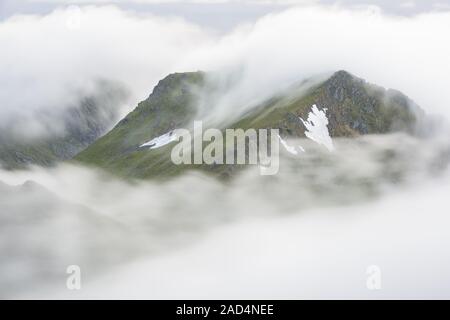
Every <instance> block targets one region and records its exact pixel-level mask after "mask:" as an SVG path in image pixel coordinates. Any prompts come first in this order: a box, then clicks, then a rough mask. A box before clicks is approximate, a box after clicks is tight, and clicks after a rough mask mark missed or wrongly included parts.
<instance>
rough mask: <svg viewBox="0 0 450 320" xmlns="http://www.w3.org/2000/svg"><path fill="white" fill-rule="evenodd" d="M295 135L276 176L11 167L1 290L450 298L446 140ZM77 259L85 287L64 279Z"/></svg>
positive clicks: (24, 293)
mask: <svg viewBox="0 0 450 320" xmlns="http://www.w3.org/2000/svg"><path fill="white" fill-rule="evenodd" d="M296 142H300V143H299V144H301V145H302V146H304V147H305V150H306V152H305V153H302V156H301V157H300V158H292V157H289V156H287V157H285V158H284V157H283V158H282V159H281V161H282V162H281V163H282V166H280V172H279V174H277V175H276V176H271V177H270V179H267V177H263V176H260V175H259V174H257V172H256V171H257V167H255V168H253V169H249V171H246V172H244V173H243V174H242V175H241V176H239V177H237V179H236V180H233V181H229V182H228V183H226V184H223V183H221V182H220V181H217V180H213V179H212V178H210V177H207V176H204V175H199V174H187V175H184V176H182V177H180V178H178V179H174V180H171V181H167V182H164V183H163V182H161V181H139V182H133V183H130V182H128V181H123V180H120V179H117V178H113V177H110V176H108V175H105V174H104V173H99V172H98V171H95V170H92V169H89V168H85V167H77V166H73V165H69V164H65V165H62V166H59V167H56V168H52V169H43V168H33V169H32V170H30V171H23V172H11V171H3V170H0V243H1V244H2V246H0V255H1V256H2V257H4V259H1V261H0V297H4V298H13V297H16V298H17V297H18V298H31V297H32V298H45V297H58V298H63V297H66V298H93V297H102V298H130V297H139V298H172V299H173V298H180V299H189V298H191V299H192V298H205V294H210V295H211V297H214V298H220V299H224V298H239V299H249V298H253V299H254V298H261V299H274V298H289V299H291V298H347V297H350V298H363V297H364V298H371V297H374V296H375V297H383V298H391V297H396V298H405V297H416V298H418V297H421V298H431V297H441V298H445V297H447V298H448V297H449V295H450V288H448V287H446V286H445V285H444V286H443V285H442V284H446V283H448V281H447V279H449V277H450V273H449V270H450V269H449V268H448V267H447V266H448V261H449V259H448V258H449V253H448V250H447V248H448V245H449V244H450V236H449V233H448V223H449V222H450V221H449V216H448V210H447V208H448V202H449V200H448V192H449V189H450V188H449V186H450V184H449V182H450V180H449V179H450V177H449V175H448V174H449V172H448V170H446V169H445V167H446V165H447V164H448V160H449V159H448V146H449V143H448V140H447V141H440V142H438V141H427V143H424V140H422V139H416V138H413V137H410V136H407V135H401V134H396V135H381V136H365V137H361V138H358V139H348V140H345V139H336V141H335V142H336V145H335V147H336V151H335V152H333V153H330V152H328V151H326V150H324V149H323V148H322V147H321V146H318V145H317V144H316V143H314V142H312V141H308V140H307V139H302V140H301V141H296ZM296 144H297V143H296ZM417 150H420V152H418V151H417ZM446 153H447V156H445V154H446ZM386 155H388V156H386ZM252 170H254V172H253V171H252ZM436 176H438V177H439V178H436ZM30 180H31V181H32V182H30ZM27 181H28V182H27ZM2 182H4V183H6V184H8V185H5V184H3V183H2ZM23 183H25V184H24V185H22V184H23ZM13 186H15V187H13ZM424 261H425V262H426V263H424ZM130 263H132V264H130ZM443 263H444V265H443ZM73 264H76V265H79V266H80V267H81V270H82V278H83V280H82V283H83V284H82V286H83V290H81V291H79V292H69V291H68V290H67V289H66V288H65V287H64V286H63V285H62V284H64V280H65V279H66V277H67V275H66V274H65V270H66V268H67V266H68V265H73ZM373 264H375V265H378V266H380V268H381V271H382V284H383V290H381V291H379V292H373V291H369V290H367V289H366V286H365V283H366V268H367V267H368V266H369V265H373ZM180 265H182V266H183V268H180ZM443 266H444V267H443ZM408 270H409V271H408ZM408 272H411V273H413V272H414V274H413V276H414V277H413V278H411V277H410V276H411V273H408ZM261 279H264V281H261ZM324 279H326V280H327V281H326V280H324ZM412 280H414V281H417V282H414V285H413V286H412V287H408V281H412ZM409 283H410V282H409ZM218 284H220V285H218ZM410 284H411V283H410ZM46 286H48V287H46ZM174 287H176V288H177V290H173V288H174ZM31 288H33V290H31ZM47 289H48V291H47Z"/></svg>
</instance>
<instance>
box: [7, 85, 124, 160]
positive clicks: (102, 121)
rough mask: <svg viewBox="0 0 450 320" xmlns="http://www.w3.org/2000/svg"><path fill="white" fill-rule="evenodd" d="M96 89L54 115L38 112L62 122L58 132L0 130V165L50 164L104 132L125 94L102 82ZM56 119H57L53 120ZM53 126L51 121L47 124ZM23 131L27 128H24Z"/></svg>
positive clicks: (68, 156)
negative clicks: (31, 133) (34, 134)
mask: <svg viewBox="0 0 450 320" xmlns="http://www.w3.org/2000/svg"><path fill="white" fill-rule="evenodd" d="M98 89H99V91H98V92H97V93H95V94H93V95H90V96H88V97H85V98H82V99H81V100H80V102H79V103H78V105H75V106H72V107H70V108H68V109H66V110H64V111H61V114H58V115H57V116H47V115H45V114H40V115H39V116H41V117H42V118H48V119H54V120H52V121H55V122H56V121H58V125H61V124H62V127H63V129H62V130H61V132H55V133H50V134H45V135H42V136H37V137H29V136H28V137H24V136H22V135H21V134H17V131H16V130H14V129H12V128H1V129H0V166H1V167H3V168H5V169H22V168H25V167H27V166H29V165H39V166H51V165H54V164H55V163H57V162H59V161H62V160H67V159H71V158H72V157H73V156H74V155H76V154H77V153H79V152H80V151H81V150H83V149H84V148H86V147H87V146H88V145H89V144H91V143H92V142H94V141H95V140H96V139H97V138H98V137H100V136H101V135H103V134H104V133H106V132H107V131H108V130H109V129H110V128H111V127H112V126H113V125H114V122H115V121H116V120H117V117H118V111H119V110H118V106H119V105H120V104H121V103H123V102H124V100H125V97H126V95H127V93H126V92H125V90H124V89H123V88H122V87H120V86H117V85H111V84H107V83H102V84H101V86H100V87H99V88H98ZM56 119H58V120H56ZM46 125H47V126H48V127H54V123H51V122H50V123H46ZM23 129H24V131H26V129H27V128H23Z"/></svg>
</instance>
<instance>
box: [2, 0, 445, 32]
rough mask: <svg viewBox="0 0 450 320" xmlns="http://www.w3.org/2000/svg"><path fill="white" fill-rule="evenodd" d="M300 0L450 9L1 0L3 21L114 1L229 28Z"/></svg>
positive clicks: (283, 1) (249, 0)
mask: <svg viewBox="0 0 450 320" xmlns="http://www.w3.org/2000/svg"><path fill="white" fill-rule="evenodd" d="M299 3H300V4H302V3H304V4H308V3H321V4H328V5H331V4H335V3H338V4H339V5H341V6H344V7H358V6H367V5H375V6H378V7H380V8H381V9H382V10H383V11H384V12H386V13H389V14H395V15H412V14H417V13H422V12H429V11H438V10H450V0H399V1H392V0H339V1H336V0H262V1H260V0H187V1H177V0H112V1H111V0H0V20H5V19H7V18H9V17H11V16H13V15H15V14H44V13H49V12H51V11H53V10H54V9H55V8H56V7H58V6H67V5H74V4H75V5H77V4H78V5H87V4H115V5H117V6H120V7H121V8H123V9H127V10H133V11H138V12H150V13H154V14H157V15H168V16H180V17H183V18H184V19H186V20H188V21H190V22H194V23H196V24H199V25H201V26H203V27H209V28H212V29H216V30H219V31H228V30H230V29H232V28H234V27H235V26H237V25H239V24H240V23H243V22H252V21H255V20H257V19H258V18H259V17H261V16H264V15H266V14H268V13H273V12H279V11H281V10H283V9H286V7H289V6H292V5H297V4H299Z"/></svg>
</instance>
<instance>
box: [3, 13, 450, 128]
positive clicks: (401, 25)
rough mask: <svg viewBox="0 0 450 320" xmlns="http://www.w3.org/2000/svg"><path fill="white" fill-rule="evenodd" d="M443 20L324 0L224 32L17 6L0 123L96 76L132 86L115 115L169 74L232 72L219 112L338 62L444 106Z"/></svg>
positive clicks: (429, 104) (76, 92) (55, 101)
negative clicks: (32, 11) (22, 11)
mask: <svg viewBox="0 0 450 320" xmlns="http://www.w3.org/2000/svg"><path fill="white" fill-rule="evenodd" d="M449 24H450V13H448V12H430V13H426V14H420V15H416V16H412V17H396V16H387V15H384V14H383V13H382V12H381V11H380V10H378V9H377V8H376V7H368V8H366V9H358V10H348V9H342V8H339V7H324V6H308V7H304V6H302V7H294V8H290V9H286V10H285V11H283V12H281V13H274V14H269V15H266V16H264V17H263V18H261V19H259V20H258V21H257V22H256V23H249V24H244V25H241V26H239V27H237V28H236V29H235V30H233V31H231V32H229V33H227V34H225V35H219V34H216V33H214V31H213V30H207V29H205V28H204V27H203V28H201V27H199V26H196V25H194V24H192V23H188V22H186V21H184V20H183V19H180V18H176V17H170V18H168V17H164V18H162V17H158V16H154V15H148V14H138V13H133V12H130V11H124V10H121V9H118V8H117V7H114V6H100V7H98V6H82V7H73V6H72V7H68V8H62V9H58V10H55V11H54V12H52V13H51V14H48V15H45V16H37V15H21V16H14V17H12V18H10V19H8V20H6V21H4V22H2V23H1V24H0V45H1V47H2V50H1V52H0V69H1V70H2V72H1V73H0V83H1V86H2V90H1V92H0V105H1V108H0V115H1V118H0V119H1V120H0V124H1V123H7V122H11V119H14V118H15V117H17V116H18V115H24V114H25V115H26V114H30V113H36V112H41V111H42V110H54V109H58V108H65V107H66V106H68V105H73V104H74V102H76V101H78V99H79V97H80V95H89V94H92V92H94V91H95V83H96V82H97V81H98V80H99V79H101V80H103V81H114V82H115V83H121V84H122V85H123V86H124V87H125V88H128V89H129V90H130V92H131V95H130V98H129V99H128V100H127V101H126V102H125V103H124V106H122V107H123V108H122V109H121V111H122V115H123V114H125V113H126V112H128V111H130V110H131V109H132V108H134V106H135V105H136V104H137V102H138V101H140V100H142V99H145V98H146V97H147V96H148V94H149V93H150V92H151V90H152V88H153V86H154V85H155V84H156V83H157V81H158V80H159V79H161V78H163V77H164V76H165V75H167V74H168V73H170V72H176V71H191V70H194V71H195V70H207V71H208V70H210V71H219V72H223V73H225V74H229V73H233V74H238V75H239V77H238V79H236V81H235V83H234V86H233V92H231V93H230V92H228V93H227V94H226V95H225V96H226V100H223V101H221V100H220V99H219V101H217V104H218V105H219V106H220V108H221V109H223V110H224V115H223V116H224V117H226V116H227V115H233V114H236V112H237V111H239V108H241V107H242V106H248V105H249V104H250V105H251V104H252V103H255V102H257V101H260V100H262V99H264V98H266V97H268V96H270V95H272V94H273V93H274V92H276V91H277V90H279V89H280V88H283V87H285V86H286V85H288V84H290V83H292V82H295V81H298V80H301V79H304V78H308V77H310V76H313V75H317V74H324V73H325V74H326V73H330V72H333V71H336V70H339V69H346V70H348V71H350V72H352V73H354V74H355V75H358V76H361V77H363V78H365V79H367V80H369V81H371V82H374V83H377V84H380V85H383V86H386V87H390V88H395V89H399V90H401V91H403V92H404V93H406V94H407V95H409V96H410V97H411V98H413V99H414V100H416V102H418V103H419V104H420V105H421V106H422V107H424V108H425V109H426V110H427V111H430V112H435V113H442V114H444V115H446V116H448V115H449V112H448V108H447V106H448V105H449V103H450V92H449V91H448V90H447V87H446V86H447V84H448V83H449V82H450V79H449V77H450V70H449V69H450V63H448V57H449V56H450V45H449V44H448V41H445V39H446V38H447V36H448V35H447V30H448V29H449V28H450V25H449ZM35 120H36V119H35ZM56 120H58V118H57V117H56ZM36 121H38V120H36ZM20 126H22V124H20ZM19 129H20V128H19Z"/></svg>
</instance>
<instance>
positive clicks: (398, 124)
mask: <svg viewBox="0 0 450 320" xmlns="http://www.w3.org/2000/svg"><path fill="white" fill-rule="evenodd" d="M206 78H207V77H205V73H203V72H193V73H181V74H172V75H169V76H168V77H166V78H165V79H163V80H161V81H160V82H159V83H158V85H157V86H156V87H155V89H154V91H153V93H152V94H151V95H150V97H149V98H148V99H147V100H145V101H143V102H141V103H139V105H138V107H137V108H136V109H135V110H134V111H133V112H131V113H130V114H129V115H128V116H127V117H126V118H125V119H123V120H122V121H121V122H120V123H119V124H118V125H117V126H116V127H115V128H114V129H113V130H111V131H110V132H109V133H108V134H106V135H105V136H104V137H102V138H100V139H99V140H97V141H96V142H95V143H93V144H92V145H91V146H90V147H88V148H87V149H86V150H85V151H83V152H81V153H80V154H79V155H77V157H76V159H77V160H79V161H81V162H83V163H87V164H91V165H95V166H100V167H102V168H105V169H108V170H110V171H112V172H114V173H117V174H120V175H124V176H127V177H140V178H147V177H155V176H163V177H164V176H170V175H174V174H178V173H179V172H181V171H183V170H185V169H186V167H187V166H183V168H180V166H175V165H173V163H172V162H171V161H170V152H171V146H173V145H171V144H169V145H167V146H164V147H162V148H160V149H157V150H152V151H151V152H147V151H144V150H142V149H140V148H139V146H140V145H142V144H143V143H145V142H147V141H150V140H151V139H153V138H155V137H158V136H161V135H163V134H165V133H167V132H169V131H170V130H173V129H175V128H180V127H182V128H190V126H191V125H192V123H191V122H192V120H193V119H194V118H195V115H196V104H197V103H198V98H199V97H198V95H197V93H198V92H199V91H201V90H202V89H203V90H204V89H205V88H209V86H208V81H207V80H206ZM193 88H194V90H192V89H193ZM195 88H197V89H199V90H195ZM211 88H214V86H211ZM300 92H301V93H300ZM313 104H316V105H317V106H318V107H319V108H327V116H328V119H329V126H328V129H329V131H330V134H331V136H334V137H338V136H349V137H353V136H357V135H363V134H371V133H388V132H394V131H406V132H409V133H413V132H414V131H415V128H416V125H417V118H418V117H420V116H421V111H420V109H419V108H418V107H417V106H416V105H415V104H414V103H413V102H412V101H411V100H410V99H409V98H408V97H406V96H405V95H403V94H401V93H400V92H396V91H393V90H385V89H383V88H381V87H378V86H374V85H371V84H368V83H366V82H365V81H364V80H362V79H359V78H356V77H354V76H353V75H351V74H349V73H348V72H345V71H338V72H336V73H335V74H333V75H332V76H331V77H330V78H328V79H327V80H325V81H322V82H320V83H318V84H317V83H316V84H315V85H312V86H310V87H308V89H307V90H306V91H305V90H303V89H302V90H296V88H291V89H290V90H288V91H286V92H282V93H280V94H278V95H277V96H275V97H273V98H271V99H269V100H268V101H266V102H264V103H262V104H261V105H258V106H255V107H254V108H253V109H252V111H251V112H248V113H246V115H245V116H242V117H241V118H240V120H239V121H237V122H235V123H234V124H232V125H230V126H228V128H242V129H247V128H254V129H259V128H277V129H279V130H280V132H281V135H283V136H293V137H304V136H305V126H304V124H303V123H302V121H301V120H300V117H301V118H303V119H306V118H307V115H308V113H309V111H310V110H311V106H312V105H313ZM204 129H205V128H204ZM218 167H220V166H214V165H213V166H209V167H208V168H205V169H206V170H208V171H211V170H213V171H214V170H216V169H217V168H218ZM230 170H231V169H230Z"/></svg>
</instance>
